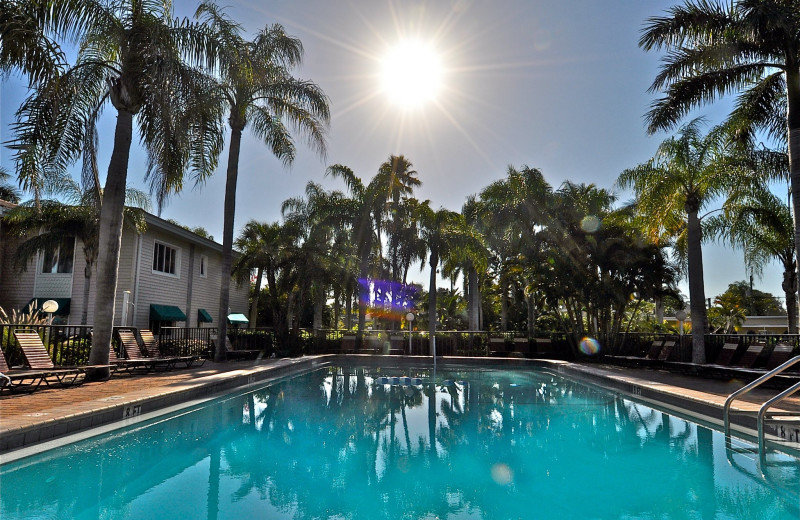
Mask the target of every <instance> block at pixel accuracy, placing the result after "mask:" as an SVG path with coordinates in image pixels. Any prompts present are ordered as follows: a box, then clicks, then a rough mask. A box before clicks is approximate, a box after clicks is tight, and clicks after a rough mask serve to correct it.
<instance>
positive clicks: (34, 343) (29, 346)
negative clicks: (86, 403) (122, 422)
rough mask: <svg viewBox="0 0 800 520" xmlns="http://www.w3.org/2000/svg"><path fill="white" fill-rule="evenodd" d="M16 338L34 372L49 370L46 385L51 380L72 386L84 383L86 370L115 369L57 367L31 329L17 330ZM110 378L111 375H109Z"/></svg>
mask: <svg viewBox="0 0 800 520" xmlns="http://www.w3.org/2000/svg"><path fill="white" fill-rule="evenodd" d="M14 337H15V338H16V340H17V343H18V344H19V348H20V350H21V351H22V356H23V357H24V358H25V363H26V364H27V365H28V367H30V368H31V369H32V370H48V371H50V373H49V374H48V376H47V377H46V378H45V379H44V383H45V384H46V385H48V386H49V385H50V382H51V379H54V381H53V382H58V384H60V385H61V386H72V385H77V384H80V383H83V381H84V379H85V378H86V369H88V368H108V369H111V371H112V372H113V369H114V368H115V367H114V366H113V365H85V366H79V367H57V366H56V365H55V364H54V363H53V360H52V358H51V357H50V353H49V352H48V351H47V348H45V346H44V343H42V338H40V337H39V333H38V332H36V331H35V330H30V329H16V330H15V331H14ZM109 377H111V376H110V373H109Z"/></svg>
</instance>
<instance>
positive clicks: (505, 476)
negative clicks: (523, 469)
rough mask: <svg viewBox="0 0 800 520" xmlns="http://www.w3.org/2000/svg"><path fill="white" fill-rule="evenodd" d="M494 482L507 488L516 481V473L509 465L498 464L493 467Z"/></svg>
mask: <svg viewBox="0 0 800 520" xmlns="http://www.w3.org/2000/svg"><path fill="white" fill-rule="evenodd" d="M492 480H494V481H495V483H497V484H498V485H500V486H507V485H509V484H511V483H512V482H513V481H514V472H513V471H511V468H509V467H508V465H507V464H503V463H502V462H498V463H497V464H495V465H494V466H492Z"/></svg>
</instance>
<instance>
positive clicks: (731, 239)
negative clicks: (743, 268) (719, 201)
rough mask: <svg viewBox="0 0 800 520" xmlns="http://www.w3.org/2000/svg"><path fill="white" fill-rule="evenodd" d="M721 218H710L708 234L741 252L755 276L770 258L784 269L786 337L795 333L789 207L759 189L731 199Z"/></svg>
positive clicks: (795, 289) (795, 285)
mask: <svg viewBox="0 0 800 520" xmlns="http://www.w3.org/2000/svg"><path fill="white" fill-rule="evenodd" d="M722 211H723V213H722V215H715V216H714V217H711V218H709V220H708V225H707V232H708V233H709V235H711V236H714V237H717V238H719V239H722V240H724V241H726V242H727V243H729V244H730V245H731V246H732V247H740V248H742V249H744V258H745V264H746V265H747V266H748V267H750V269H751V270H752V271H754V272H756V273H759V274H760V273H761V272H763V269H764V266H765V265H767V262H768V261H769V260H771V259H773V258H775V259H777V260H778V261H779V262H780V263H781V266H782V267H783V283H782V288H783V292H784V295H785V296H786V310H787V314H788V318H789V334H797V268H796V264H795V247H794V235H793V234H792V214H791V213H792V212H791V208H790V207H789V205H788V204H785V203H783V202H781V200H780V199H779V198H778V197H776V196H775V195H773V194H772V193H770V192H769V190H767V189H764V188H761V189H756V190H750V191H749V192H748V193H746V194H745V195H744V196H740V197H736V198H732V199H731V200H729V201H727V202H726V203H725V204H724V206H723V208H722Z"/></svg>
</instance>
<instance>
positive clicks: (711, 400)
mask: <svg viewBox="0 0 800 520" xmlns="http://www.w3.org/2000/svg"><path fill="white" fill-rule="evenodd" d="M387 361H388V363H390V364H391V365H392V366H407V367H409V368H411V367H415V368H416V367H419V368H423V367H424V368H427V367H430V365H431V360H430V358H429V357H419V356H402V357H401V356H392V357H391V359H390V360H387V358H386V357H383V356H371V355H321V356H307V357H302V358H295V359H271V360H261V361H259V362H253V361H240V362H227V363H224V364H216V363H212V362H208V363H206V364H205V365H204V366H203V367H201V368H192V369H184V370H181V369H179V370H174V371H170V372H162V373H155V374H145V375H141V376H115V377H113V378H112V379H111V380H109V381H106V382H98V383H85V384H83V385H81V386H78V387H75V388H63V389H62V388H45V389H40V390H37V391H36V392H34V393H32V394H26V395H7V394H6V395H4V396H2V397H0V454H9V456H8V457H1V458H0V462H5V461H6V460H2V459H8V458H16V457H12V453H11V452H13V451H15V450H20V449H22V448H25V451H26V452H27V451H30V450H34V451H35V450H36V447H37V445H40V446H41V448H42V449H47V447H48V446H47V443H48V442H49V441H53V440H55V439H59V438H63V437H65V436H68V435H72V434H77V433H80V432H89V431H90V430H92V429H95V428H98V427H104V426H105V427H109V426H111V427H123V426H127V425H129V424H135V423H136V422H138V421H140V420H144V419H146V418H147V417H149V416H150V415H151V414H153V413H156V414H158V413H159V412H161V413H167V411H169V409H170V408H171V407H176V406H180V405H185V404H187V403H192V402H198V400H203V399H210V398H213V397H216V396H219V395H222V394H225V393H228V392H231V391H233V390H234V389H246V388H247V387H248V386H253V385H261V384H264V383H267V382H270V381H272V380H275V379H280V378H283V377H288V376H292V375H295V374H298V373H301V372H304V371H307V370H312V369H315V368H317V367H322V366H327V365H330V364H336V363H347V364H354V365H366V366H385V365H386V364H387ZM438 366H440V367H442V368H444V367H453V366H473V367H485V368H492V367H504V366H505V367H519V368H523V367H526V366H546V367H549V368H551V369H552V370H554V371H557V372H559V373H561V374H562V375H564V376H566V377H570V378H575V379H579V380H582V381H587V382H590V383H592V384H595V385H598V386H601V387H604V388H607V389H609V390H612V391H615V392H619V393H622V394H625V395H626V396H628V397H631V398H633V399H636V400H639V401H642V402H644V403H645V404H651V405H653V406H658V407H659V408H662V409H665V411H667V412H668V413H673V414H675V415H679V416H683V417H684V418H688V419H691V420H694V421H697V422H700V423H703V424H706V425H709V426H712V427H715V428H717V429H720V425H721V424H722V406H723V404H724V402H725V398H726V397H727V395H729V394H730V393H731V392H733V391H734V390H736V389H738V388H740V387H741V386H743V384H744V383H743V382H741V381H719V380H708V379H702V378H699V377H694V376H681V375H676V374H672V373H669V372H665V371H658V370H650V369H632V368H621V367H614V366H609V365H597V364H584V363H569V362H565V361H549V360H529V359H517V358H458V357H448V358H441V359H440V360H439V361H438ZM776 393H777V391H772V390H760V389H758V390H756V391H754V392H753V393H752V394H749V395H748V396H746V397H745V399H743V400H741V401H737V402H736V403H735V404H734V407H733V409H734V410H735V411H740V412H755V411H758V407H759V403H762V402H764V401H765V400H767V399H768V398H769V397H772V396H773V395H775V394H776ZM776 410H784V411H790V412H794V413H797V414H798V415H800V397H792V398H790V399H789V400H787V401H785V402H784V403H782V404H781V405H780V407H778V408H776ZM733 422H734V428H735V430H737V431H738V432H739V433H740V434H742V435H744V436H745V437H748V438H752V437H753V434H754V430H755V417H753V415H752V414H748V415H742V414H735V415H734V416H733ZM791 428H795V429H797V431H796V432H795V431H794V430H791V429H790V430H788V434H786V432H784V442H783V445H784V447H785V448H787V449H788V450H790V451H792V452H794V451H797V454H800V439H798V437H800V425H795V426H792V427H791ZM776 432H777V429H775V428H773V433H776Z"/></svg>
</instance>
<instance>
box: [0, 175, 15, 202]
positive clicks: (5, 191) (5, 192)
mask: <svg viewBox="0 0 800 520" xmlns="http://www.w3.org/2000/svg"><path fill="white" fill-rule="evenodd" d="M10 177H11V175H9V174H8V172H6V170H5V168H2V167H0V199H3V200H5V201H8V202H13V203H14V204H18V203H19V200H20V196H19V191H17V189H16V188H14V186H12V185H11V184H8V183H6V181H7V180H8V179H9V178H10Z"/></svg>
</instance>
